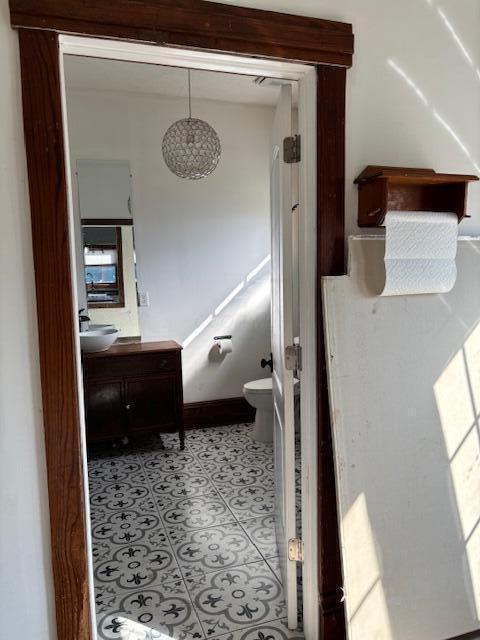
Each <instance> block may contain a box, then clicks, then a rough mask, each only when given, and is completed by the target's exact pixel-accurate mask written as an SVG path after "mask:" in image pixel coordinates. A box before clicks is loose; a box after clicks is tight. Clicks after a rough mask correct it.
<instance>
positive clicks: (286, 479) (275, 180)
mask: <svg viewBox="0 0 480 640" xmlns="http://www.w3.org/2000/svg"><path fill="white" fill-rule="evenodd" d="M291 136H292V87H291V85H284V86H282V88H281V94H280V98H279V101H278V103H277V108H276V113H275V119H274V126H273V137H272V142H273V154H272V170H271V180H270V190H271V194H270V197H271V200H270V202H271V204H270V206H271V226H272V307H271V325H272V355H273V372H272V389H273V404H274V445H275V476H276V478H275V479H276V496H275V498H276V514H275V526H276V536H277V545H278V550H279V555H280V567H281V572H282V580H283V588H284V591H285V597H286V601H287V609H288V626H289V628H290V629H295V628H296V627H297V617H298V616H297V581H296V562H295V560H290V559H289V541H290V540H293V539H295V423H294V375H293V373H294V372H293V369H294V368H296V366H295V363H294V362H293V360H294V349H293V242H292V164H290V163H288V162H285V160H284V139H285V138H287V137H291ZM292 352H293V353H292ZM287 354H289V356H290V355H292V356H293V358H290V357H287Z"/></svg>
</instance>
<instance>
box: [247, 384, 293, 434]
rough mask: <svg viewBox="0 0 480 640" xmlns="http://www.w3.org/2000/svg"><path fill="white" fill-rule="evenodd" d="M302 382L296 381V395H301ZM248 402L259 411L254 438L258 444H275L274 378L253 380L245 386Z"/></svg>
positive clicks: (256, 414)
mask: <svg viewBox="0 0 480 640" xmlns="http://www.w3.org/2000/svg"><path fill="white" fill-rule="evenodd" d="M299 385H300V381H299V380H297V379H295V387H294V388H295V395H296V396H297V395H298V394H299V393H300V386H299ZM243 395H244V396H245V399H246V401H247V402H248V404H249V405H251V406H252V407H255V409H256V410H257V411H256V412H255V427H254V429H253V434H252V438H253V439H254V440H256V441H257V442H273V396H272V378H261V379H260V380H252V382H247V383H245V384H244V386H243Z"/></svg>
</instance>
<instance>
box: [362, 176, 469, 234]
mask: <svg viewBox="0 0 480 640" xmlns="http://www.w3.org/2000/svg"><path fill="white" fill-rule="evenodd" d="M475 180H478V176H475V175H460V174H455V173H437V172H436V171H434V170H433V169H413V168H406V167H383V166H375V165H369V166H368V167H366V168H365V169H364V170H363V171H362V173H361V174H360V175H359V176H358V177H357V178H356V179H355V181H354V182H355V184H357V185H358V190H359V194H358V226H359V227H380V226H382V225H383V222H384V220H385V216H386V214H387V211H439V212H447V211H450V212H453V213H456V214H457V217H458V222H460V221H461V220H463V218H469V217H470V216H467V215H466V212H465V207H466V202H467V188H468V183H469V182H473V181H475Z"/></svg>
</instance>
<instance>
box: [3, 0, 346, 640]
mask: <svg viewBox="0 0 480 640" xmlns="http://www.w3.org/2000/svg"><path fill="white" fill-rule="evenodd" d="M10 14H11V24H12V26H13V27H15V28H17V29H18V30H19V42H20V62H21V74H22V93H23V114H24V128H25V144H26V153H27V166H28V179H29V192H30V206H31V217H32V234H33V253H34V263H35V281H36V295H37V313H38V330H39V347H40V363H41V380H42V399H43V417H44V430H45V443H46V456H47V480H48V492H49V505H50V526H51V541H52V542H51V545H52V564H53V575H54V588H55V605H56V620H57V634H58V638H75V640H91V638H92V629H91V621H90V598H91V594H90V593H89V589H88V573H87V547H86V532H87V526H88V524H87V521H86V515H85V504H84V480H83V470H82V446H81V440H82V434H81V429H82V426H81V421H80V413H79V402H78V392H77V383H78V377H77V354H76V342H75V323H76V317H75V310H74V309H73V299H74V298H73V288H72V279H71V261H70V246H69V221H68V207H67V186H66V177H65V175H66V174H65V157H64V135H63V125H62V108H61V90H60V87H61V82H60V68H59V57H58V56H59V45H58V34H59V33H70V34H75V35H89V36H96V37H108V38H120V39H128V40H134V41H137V42H144V43H155V44H162V45H176V46H182V47H186V48H201V49H204V50H209V51H212V52H213V51H214V52H228V53H233V54H241V55H250V56H257V57H258V56H260V57H269V58H276V59H282V60H289V61H296V62H302V63H307V64H312V65H315V66H316V68H317V77H318V96H319V98H318V99H317V103H318V109H317V167H318V177H317V192H318V196H317V211H318V213H317V223H318V240H317V342H318V376H317V377H318V442H319V451H318V465H319V468H318V478H319V487H318V504H319V509H318V517H319V542H318V549H319V567H318V569H319V591H320V593H319V602H320V626H321V634H322V638H324V640H343V639H344V638H345V614H344V608H343V604H342V602H341V587H342V571H341V558H340V548H339V535H338V519H337V503H336V488H335V475H334V464H333V452H332V438H331V426H330V415H329V406H328V389H327V377H326V360H325V346H324V337H323V313H322V306H321V297H320V295H321V294H320V280H321V277H322V276H326V275H339V274H343V273H344V262H345V256H344V240H345V238H344V191H345V169H344V147H345V83H346V68H347V67H349V66H350V65H351V63H352V54H353V35H352V27H351V25H349V24H344V23H340V22H331V21H327V20H319V19H314V18H307V17H300V16H291V15H286V14H281V13H274V12H270V11H260V10H256V9H245V8H241V7H237V6H231V5H224V4H216V3H211V2H205V1H203V0H117V1H116V3H115V8H114V10H112V4H111V2H110V0H96V1H95V2H84V0H10ZM52 273H55V274H57V275H56V284H57V285H58V286H56V287H55V288H54V287H51V285H50V276H49V274H52Z"/></svg>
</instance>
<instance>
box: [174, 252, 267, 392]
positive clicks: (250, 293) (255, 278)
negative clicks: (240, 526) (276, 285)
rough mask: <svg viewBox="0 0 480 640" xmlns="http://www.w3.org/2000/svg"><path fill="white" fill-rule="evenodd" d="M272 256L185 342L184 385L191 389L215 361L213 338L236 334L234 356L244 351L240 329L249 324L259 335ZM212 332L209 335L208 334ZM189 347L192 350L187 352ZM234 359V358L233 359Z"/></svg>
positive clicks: (225, 299) (265, 259)
mask: <svg viewBox="0 0 480 640" xmlns="http://www.w3.org/2000/svg"><path fill="white" fill-rule="evenodd" d="M269 262H270V256H267V257H266V258H264V259H263V260H262V261H261V262H260V263H259V264H258V265H257V266H256V267H255V268H254V269H252V270H251V271H250V272H249V274H248V275H250V279H249V278H248V276H246V277H245V279H244V280H242V281H241V282H240V283H239V284H238V285H237V286H236V287H235V288H234V289H233V290H232V291H231V292H230V293H229V294H228V295H227V296H226V297H225V298H224V299H223V300H222V301H221V302H220V304H219V305H218V306H217V307H216V308H215V310H214V311H213V313H211V314H210V315H209V316H208V318H206V319H205V320H204V322H202V324H201V325H199V326H198V327H197V328H196V329H195V330H194V331H193V332H192V333H191V334H190V335H189V336H188V337H187V338H186V339H185V340H183V343H182V344H183V347H184V351H183V381H184V386H186V385H188V383H190V382H191V381H192V380H193V379H194V378H195V376H196V375H198V373H199V371H200V370H201V369H202V368H203V367H204V366H205V362H206V361H207V360H208V359H209V358H211V357H212V354H211V349H212V347H213V344H214V343H213V336H214V335H217V334H221V335H225V334H233V341H234V353H233V357H234V356H235V353H236V352H237V350H238V349H241V344H239V342H238V336H237V335H235V334H236V333H243V334H244V331H243V332H236V327H237V328H238V326H240V325H242V326H245V323H248V325H249V326H251V330H252V331H255V319H256V317H258V315H259V314H260V313H264V312H265V310H266V309H268V307H269V300H270V274H269V272H268V271H266V270H265V268H266V267H267V265H268V264H269ZM207 328H208V330H207V331H205V330H206V329H207ZM187 347H188V349H187ZM229 357H231V356H229Z"/></svg>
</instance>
